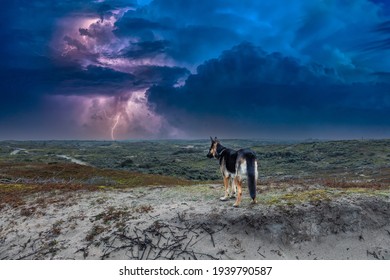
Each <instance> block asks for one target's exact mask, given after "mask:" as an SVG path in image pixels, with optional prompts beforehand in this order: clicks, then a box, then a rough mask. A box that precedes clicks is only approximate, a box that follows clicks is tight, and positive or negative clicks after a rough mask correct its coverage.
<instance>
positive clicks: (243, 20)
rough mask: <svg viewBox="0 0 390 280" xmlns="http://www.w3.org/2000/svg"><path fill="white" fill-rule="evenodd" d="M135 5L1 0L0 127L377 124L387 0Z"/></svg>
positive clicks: (163, 0) (381, 111)
mask: <svg viewBox="0 0 390 280" xmlns="http://www.w3.org/2000/svg"><path fill="white" fill-rule="evenodd" d="M138 3H140V4H137V1H135V0H134V1H133V0H112V1H108V0H107V1H95V0H90V1H85V0H67V1H49V0H18V1H5V2H4V3H2V9H1V10H0V22H1V25H2V28H1V29H0V38H2V44H1V45H0V50H1V52H0V65H1V67H0V74H1V81H0V87H1V89H2V91H1V102H0V129H1V130H2V131H7V128H9V129H10V130H9V131H11V126H12V131H13V132H15V131H16V130H17V129H16V128H15V127H14V126H13V125H12V124H18V125H19V126H20V129H23V122H24V120H25V119H28V120H30V121H29V125H28V126H29V127H30V126H31V127H32V126H33V125H32V124H33V123H35V125H37V124H39V125H41V124H42V123H44V121H43V120H52V122H51V124H53V125H52V126H48V130H50V131H51V129H52V128H53V127H58V126H60V125H57V123H56V124H55V125H54V122H55V121H54V120H55V119H56V116H58V115H60V116H61V118H60V119H59V120H58V123H60V124H63V125H64V126H66V127H67V131H68V132H69V133H72V131H74V137H75V138H77V136H78V135H81V134H83V133H84V134H83V135H84V136H85V135H91V137H95V136H96V135H98V134H99V133H105V131H107V130H108V129H109V128H110V127H111V125H112V122H113V120H115V119H116V118H117V117H118V116H121V120H123V123H122V124H121V125H119V127H121V128H120V130H121V131H122V133H123V134H122V135H129V137H130V136H131V133H130V132H134V133H135V134H136V135H141V136H142V135H143V131H144V132H145V133H146V132H147V133H146V134H145V135H147V136H148V137H149V136H150V135H152V134H153V132H152V130H151V129H150V128H149V129H148V127H147V126H148V123H153V124H154V125H155V126H153V129H155V130H156V131H157V132H156V135H163V136H165V135H190V134H193V135H195V134H196V136H197V137H198V136H201V137H202V136H203V133H206V134H208V133H209V132H210V131H212V130H213V129H215V128H214V125H212V126H211V125H209V123H211V122H210V120H213V121H215V120H217V121H218V123H219V125H218V129H219V130H220V131H221V132H223V131H230V130H231V128H232V127H234V129H235V130H236V131H243V132H244V131H246V132H247V131H248V129H249V130H250V131H251V133H252V134H251V135H255V136H256V135H261V133H260V132H259V131H260V130H261V131H269V132H270V131H274V132H275V131H293V130H295V131H301V130H302V129H303V128H308V127H309V128H310V127H317V126H318V127H319V128H318V129H317V130H320V129H321V128H320V127H323V126H328V127H333V126H334V125H339V126H340V125H344V128H348V126H355V128H356V129H357V130H359V129H360V128H362V127H363V126H366V127H369V126H371V127H378V128H379V129H383V128H388V127H389V125H388V122H387V117H386V112H388V111H389V97H388V94H387V93H388V92H390V90H389V83H390V82H389V79H390V78H389V70H388V69H390V61H389V60H388V59H387V58H388V57H390V43H389V36H390V33H389V28H390V26H389V22H390V18H389V16H390V13H389V4H388V1H384V0H371V1H369V0H356V1H312V0H300V1H284V0H275V1H253V0H243V1H236V0H215V1H209V0H154V1H148V0H146V1H139V2H138ZM242 42H249V43H242ZM234 46H235V47H234ZM256 46H261V48H260V47H256ZM187 69H189V70H187ZM189 71H191V72H189ZM184 81H185V84H184ZM147 89H149V90H148V99H145V96H144V91H145V90H147ZM48 96H49V97H50V98H51V99H50V98H49V99H50V100H51V101H48V99H47V97H48ZM52 100H55V102H52ZM148 102H149V103H148ZM62 104H64V105H62ZM91 104H94V105H91ZM141 105H142V106H141ZM83 106H84V107H83ZM132 106H133V107H132ZM105 107H107V108H105ZM72 108H76V109H72ZM137 108H138V111H137V112H134V110H135V109H137ZM86 112H89V113H86ZM102 112H106V113H107V116H106V115H104V114H103V113H102ZM88 114H89V115H88ZM80 116H82V117H83V118H84V119H83V123H82V126H80V123H78V124H79V126H78V128H77V129H76V128H75V129H73V128H72V126H73V125H74V124H75V123H77V120H79V119H80V118H81V117H80ZM94 116H95V118H94ZM148 116H152V119H153V121H145V120H147V119H148ZM68 118H69V119H68ZM118 118H119V117H118ZM10 119H12V120H13V122H12V124H10V125H8V124H9V123H11V122H9V121H7V120H10ZM162 119H164V120H166V121H167V122H165V121H162ZM70 120H72V121H70ZM87 120H89V121H90V122H89V123H88V121H87ZM102 122H103V123H104V125H101V123H102ZM131 122H136V123H131ZM168 122H169V123H168ZM65 123H66V125H65ZM4 124H7V125H6V126H4ZM125 124H127V125H128V127H129V129H128V130H127V129H126V125H125ZM99 125H100V127H99ZM26 126H27V125H26ZM84 128H88V129H87V130H85V131H87V132H85V131H84V130H83V129H84ZM174 128H177V130H178V131H182V132H183V134H180V133H179V134H175V133H176V132H175V133H173V132H172V131H174ZM43 130H44V128H42V131H43ZM344 130H347V129H344ZM83 131H84V132H83ZM125 131H128V133H127V134H126V133H125ZM162 131H165V132H162ZM388 131H389V130H388ZM88 133H90V134H88ZM118 133H119V132H118ZM160 133H162V134H160ZM172 133H173V134H172ZM295 133H299V132H295ZM9 135H11V136H12V134H9ZM15 135H16V134H15ZM378 135H379V134H378ZM84 136H83V137H84ZM232 136H234V135H232ZM3 137H4V136H3ZM85 137H87V136H85Z"/></svg>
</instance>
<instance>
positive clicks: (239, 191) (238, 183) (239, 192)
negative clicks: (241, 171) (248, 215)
mask: <svg viewBox="0 0 390 280" xmlns="http://www.w3.org/2000/svg"><path fill="white" fill-rule="evenodd" d="M234 184H235V185H236V186H237V198H236V202H235V203H234V204H233V206H234V207H238V206H240V203H241V197H242V181H241V178H240V177H239V176H236V177H235V178H234Z"/></svg>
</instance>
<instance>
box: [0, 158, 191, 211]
mask: <svg viewBox="0 0 390 280" xmlns="http://www.w3.org/2000/svg"><path fill="white" fill-rule="evenodd" d="M94 178H98V180H93V179H94ZM105 182H108V183H109V185H108V186H109V187H111V188H131V187H139V186H160V185H164V186H175V185H190V184H192V183H191V181H189V180H184V179H180V178H175V177H169V176H161V175H153V174H143V173H134V172H127V171H123V170H111V169H98V168H95V167H91V166H82V165H77V164H72V163H55V164H45V163H5V162H0V209H1V208H3V207H4V206H5V205H7V204H8V205H10V206H12V207H16V206H20V205H23V204H24V198H25V197H27V196H28V195H31V194H33V193H37V192H53V191H55V192H58V191H61V192H69V191H78V190H88V191H95V190H98V189H102V187H103V188H104V187H106V186H105ZM45 202H47V200H45ZM42 204H43V202H42ZM23 215H29V211H26V212H24V213H23Z"/></svg>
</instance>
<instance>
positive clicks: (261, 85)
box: [148, 43, 390, 136]
mask: <svg viewBox="0 0 390 280" xmlns="http://www.w3.org/2000/svg"><path fill="white" fill-rule="evenodd" d="M389 92H390V83H380V84H372V83H363V84H362V83H359V84H357V83H346V82H344V81H343V79H342V78H340V77H339V76H338V75H337V73H336V71H335V70H334V69H331V68H328V67H324V66H321V65H318V64H303V63H301V62H300V61H298V60H297V59H294V58H292V57H286V56H283V55H281V54H279V53H266V52H264V51H263V50H261V49H260V48H258V47H255V46H253V45H251V44H248V43H244V44H241V45H238V46H236V47H234V48H233V49H231V50H229V51H225V52H224V53H223V54H222V55H221V56H220V57H219V58H218V59H212V60H209V61H207V62H205V63H204V64H202V65H200V66H199V67H198V69H197V74H195V75H191V76H190V77H189V78H188V79H187V81H186V84H185V85H184V86H183V87H181V88H173V87H153V88H151V89H150V90H149V95H148V98H149V101H150V102H151V103H153V104H154V106H155V108H156V110H157V112H159V113H160V114H163V115H164V116H165V117H167V119H168V120H169V121H171V122H173V124H174V125H176V126H178V127H183V128H184V127H191V128H193V129H194V131H199V130H203V131H204V130H208V131H204V132H206V133H212V134H213V132H214V131H218V132H219V133H226V130H227V128H231V129H234V130H236V131H240V132H242V131H245V130H248V129H250V130H251V135H257V136H261V135H262V132H261V130H262V129H263V128H265V127H280V126H284V125H287V126H288V127H289V129H290V130H295V131H296V134H299V133H301V131H302V130H306V129H308V128H311V129H313V128H314V127H315V126H317V125H320V126H323V125H330V126H331V125H333V124H336V125H335V126H336V127H337V126H348V125H350V126H357V127H367V126H370V125H374V124H375V125H381V126H384V127H387V128H389V127H390V122H389V121H388V119H387V118H386V117H385V116H386V114H387V113H388V112H389V111H390V96H389ZM178 115H181V116H183V117H182V118H180V119H178V118H177V116H178ZM184 116H185V117H184ZM214 120H215V121H216V122H217V125H216V126H215V124H211V125H210V126H209V127H208V128H207V129H206V127H207V126H205V124H207V123H209V124H210V123H213V122H214ZM246 133H248V131H247V132H246ZM288 133H290V134H291V131H289V132H288ZM232 134H234V133H232Z"/></svg>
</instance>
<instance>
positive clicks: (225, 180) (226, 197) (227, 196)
mask: <svg viewBox="0 0 390 280" xmlns="http://www.w3.org/2000/svg"><path fill="white" fill-rule="evenodd" d="M223 185H224V186H225V196H223V197H221V198H220V200H221V201H226V200H228V199H229V177H226V176H223Z"/></svg>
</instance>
